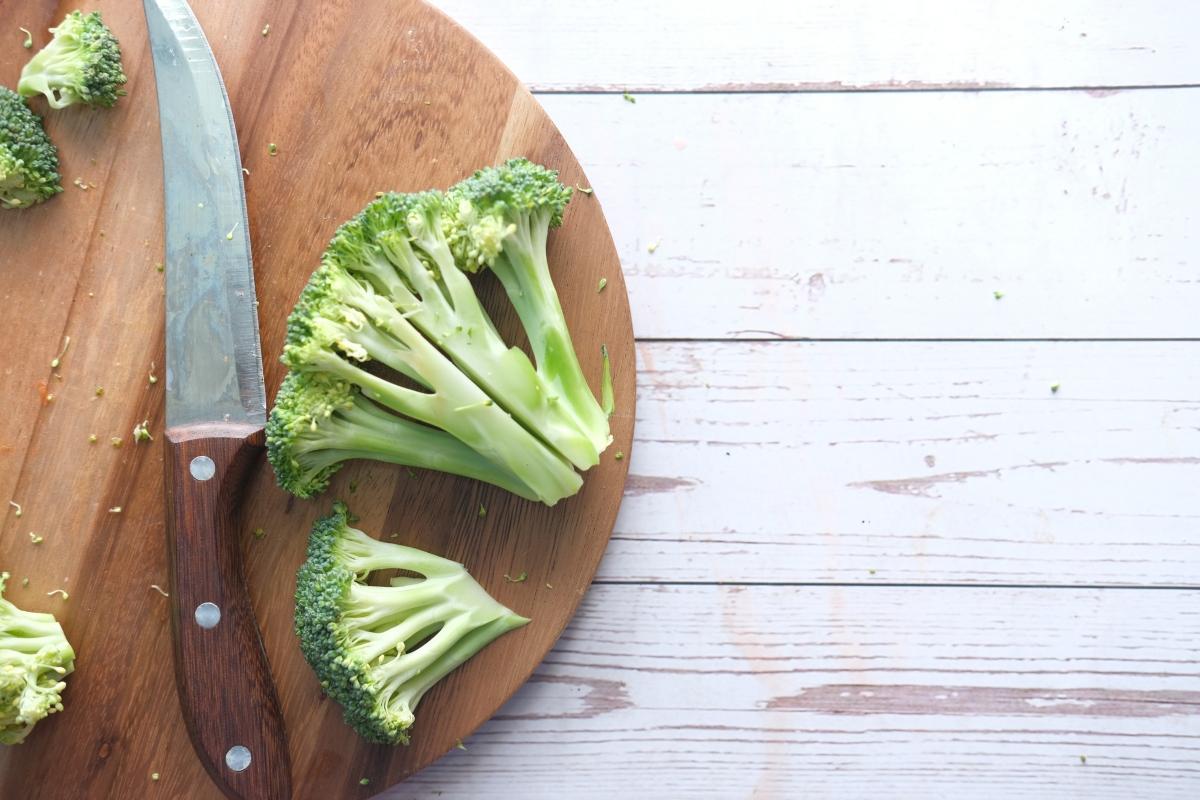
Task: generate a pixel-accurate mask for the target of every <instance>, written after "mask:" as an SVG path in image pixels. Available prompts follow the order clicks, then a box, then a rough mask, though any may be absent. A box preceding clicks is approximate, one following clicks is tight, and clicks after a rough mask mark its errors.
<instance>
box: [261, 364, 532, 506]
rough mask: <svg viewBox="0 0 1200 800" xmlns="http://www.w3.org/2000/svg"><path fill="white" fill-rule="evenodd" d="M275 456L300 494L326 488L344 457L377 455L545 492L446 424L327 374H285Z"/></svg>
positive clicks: (271, 445)
mask: <svg viewBox="0 0 1200 800" xmlns="http://www.w3.org/2000/svg"><path fill="white" fill-rule="evenodd" d="M267 457H268V459H270V461H271V465H272V466H273V467H274V468H275V474H276V476H278V478H279V483H280V485H281V486H282V487H283V488H284V489H286V490H287V491H289V492H291V493H292V494H294V495H297V496H298V497H311V496H313V495H314V494H317V493H319V492H322V491H324V490H325V488H326V487H327V486H328V485H329V479H330V477H332V476H333V474H334V473H335V472H337V471H338V470H339V469H341V466H342V462H344V461H348V460H350V459H353V458H370V459H375V460H378V461H387V462H389V463H392V464H401V465H403V466H409V467H423V468H425V469H434V470H438V471H440V472H450V473H453V474H455V475H463V476H466V477H468V478H475V479H476V480H481V481H486V482H488V483H492V484H495V485H496V486H500V487H501V488H503V489H506V490H508V491H510V492H513V493H514V494H518V495H520V496H521V497H524V498H526V499H528V500H536V499H538V498H537V495H536V494H534V492H533V490H532V489H530V488H529V487H528V486H526V485H525V484H524V483H523V482H522V481H521V480H520V479H519V478H517V477H516V476H514V475H513V474H512V473H510V472H508V471H506V470H503V469H501V468H499V467H497V466H496V465H495V464H493V463H492V462H491V461H488V460H487V459H486V458H484V457H483V456H481V455H479V454H478V453H477V452H475V451H474V450H472V449H471V448H470V447H467V446H466V445H465V444H463V443H462V442H460V441H459V440H458V439H455V438H454V437H453V436H451V435H450V434H448V433H446V432H445V431H440V430H437V429H435V428H431V427H429V426H427V425H421V424H420V423H417V422H413V421H412V420H409V419H405V418H404V417H400V416H397V415H396V414H393V413H391V412H389V411H387V410H386V409H384V408H382V407H381V406H379V405H378V404H377V403H375V402H373V401H371V400H369V399H367V398H366V397H364V396H363V394H362V392H361V391H360V390H359V389H358V388H357V387H355V386H352V385H351V384H349V383H347V382H346V381H343V380H338V379H336V378H332V377H330V376H328V375H325V374H322V373H304V372H292V373H289V374H288V376H287V377H286V378H284V380H283V385H282V386H280V387H279V393H278V394H277V395H276V396H275V409H274V411H272V413H271V418H270V420H269V421H268V423H267Z"/></svg>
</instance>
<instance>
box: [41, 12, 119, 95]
mask: <svg viewBox="0 0 1200 800" xmlns="http://www.w3.org/2000/svg"><path fill="white" fill-rule="evenodd" d="M50 32H51V33H52V34H54V38H53V39H51V40H50V43H49V44H47V45H46V46H45V47H43V48H42V49H41V50H39V51H38V53H37V55H35V56H34V57H33V58H32V59H30V61H29V63H28V64H26V65H25V69H23V70H22V71H21V80H20V81H19V82H18V83H17V91H18V92H20V93H21V94H22V95H24V96H25V97H33V96H34V95H35V94H44V95H45V96H46V100H47V101H48V102H49V103H50V107H51V108H66V107H67V106H69V105H74V104H75V103H86V104H87V105H91V106H103V107H105V108H112V106H113V105H114V104H115V103H116V102H117V98H119V97H122V96H124V94H125V90H124V89H122V88H121V87H122V86H123V85H124V84H125V81H126V78H125V72H124V70H123V69H122V68H121V46H120V44H119V43H118V42H117V39H116V37H115V36H113V35H112V31H110V30H109V29H108V27H107V26H106V25H105V24H104V21H103V20H101V19H100V12H98V11H93V12H92V13H91V14H83V13H82V12H79V11H72V12H71V13H70V14H68V15H67V16H66V18H65V19H64V20H63V21H62V22H60V23H59V24H58V27H57V28H51V29H50Z"/></svg>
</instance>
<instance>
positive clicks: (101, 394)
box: [96, 386, 104, 397]
mask: <svg viewBox="0 0 1200 800" xmlns="http://www.w3.org/2000/svg"><path fill="white" fill-rule="evenodd" d="M96 397H104V387H103V386H97V387H96Z"/></svg>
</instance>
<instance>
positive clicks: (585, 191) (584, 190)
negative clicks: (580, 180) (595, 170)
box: [575, 184, 595, 197]
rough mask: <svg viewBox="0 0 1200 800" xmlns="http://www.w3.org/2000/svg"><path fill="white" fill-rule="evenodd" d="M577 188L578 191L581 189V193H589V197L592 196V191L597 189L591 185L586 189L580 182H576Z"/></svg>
mask: <svg viewBox="0 0 1200 800" xmlns="http://www.w3.org/2000/svg"><path fill="white" fill-rule="evenodd" d="M575 188H576V190H578V191H579V193H580V194H586V195H587V196H589V197H591V195H592V193H593V192H594V191H595V190H594V189H593V188H592V187H590V186H589V187H587V188H586V189H585V188H584V187H582V186H580V185H578V184H576V185H575Z"/></svg>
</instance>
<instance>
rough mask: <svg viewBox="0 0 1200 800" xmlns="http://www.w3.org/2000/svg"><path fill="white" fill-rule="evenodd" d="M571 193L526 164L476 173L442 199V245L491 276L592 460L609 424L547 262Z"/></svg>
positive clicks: (607, 437) (605, 441)
mask: <svg viewBox="0 0 1200 800" xmlns="http://www.w3.org/2000/svg"><path fill="white" fill-rule="evenodd" d="M570 199H571V189H570V188H569V187H566V186H563V185H562V184H561V183H559V182H558V173H557V172H555V171H553V170H549V169H546V168H545V167H542V166H539V165H537V164H534V163H532V162H530V161H528V160H526V159H524V158H514V159H511V160H509V161H507V162H505V163H504V164H502V165H501V166H499V167H488V168H486V169H482V170H479V171H478V172H476V173H475V174H474V175H472V176H471V177H469V178H467V179H466V180H464V181H462V182H461V183H459V184H458V185H456V186H454V187H452V188H451V189H450V191H449V192H447V203H446V215H447V221H446V237H447V240H448V241H449V243H450V247H451V250H452V251H453V253H454V255H455V258H456V259H457V260H458V263H459V264H461V265H463V267H464V268H465V269H468V270H471V271H477V270H479V269H481V268H483V267H487V268H489V269H491V271H492V272H493V273H495V275H496V277H497V278H499V279H500V283H502V284H503V285H504V290H505V292H507V294H508V297H509V300H511V301H512V304H513V306H514V307H515V308H516V310H517V315H518V316H519V317H520V318H521V324H522V326H523V327H524V328H525V334H526V336H528V338H529V344H530V347H531V348H532V350H533V355H534V360H535V361H536V362H537V372H538V375H539V376H540V377H541V379H542V381H543V383H544V385H546V386H549V387H551V390H552V391H553V396H554V397H555V398H556V401H557V402H559V403H561V404H564V405H565V406H566V408H567V409H568V410H569V412H570V413H571V414H572V415H573V416H574V419H575V422H576V426H577V428H578V430H580V431H582V432H583V433H584V435H586V436H587V437H588V439H589V440H590V441H591V442H592V445H593V447H594V448H595V450H596V452H597V453H601V452H603V451H604V449H605V448H606V447H608V445H609V444H611V442H612V435H611V433H610V432H609V427H608V418H607V416H606V415H605V413H604V411H603V409H601V407H600V404H599V403H598V402H596V396H595V395H594V394H592V390H591V388H590V387H589V386H588V382H587V379H586V378H584V376H583V370H582V368H581V367H580V365H579V358H578V356H576V354H575V347H574V345H573V344H572V343H571V334H570V332H569V331H568V330H567V321H566V318H565V317H564V316H563V311H562V306H561V304H560V303H559V301H558V293H557V292H556V291H555V289H554V282H553V280H552V279H551V276H550V265H549V263H548V261H547V258H546V239H547V236H548V234H549V231H550V229H551V228H553V227H557V226H558V225H560V224H562V215H563V210H564V209H565V208H566V205H567V203H568V202H569V201H570Z"/></svg>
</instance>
